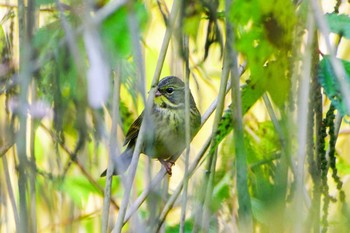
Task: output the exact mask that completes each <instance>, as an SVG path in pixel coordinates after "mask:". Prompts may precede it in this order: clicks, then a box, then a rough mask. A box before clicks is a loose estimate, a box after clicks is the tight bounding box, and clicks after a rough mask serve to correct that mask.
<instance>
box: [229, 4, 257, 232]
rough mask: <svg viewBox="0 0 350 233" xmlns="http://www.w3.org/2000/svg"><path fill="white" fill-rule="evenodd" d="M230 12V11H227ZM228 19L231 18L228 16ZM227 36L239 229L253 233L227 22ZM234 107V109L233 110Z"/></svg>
mask: <svg viewBox="0 0 350 233" xmlns="http://www.w3.org/2000/svg"><path fill="white" fill-rule="evenodd" d="M230 7H231V0H226V1H225V9H230ZM227 12H228V10H227ZM227 18H229V17H228V16H227ZM225 26H226V36H227V41H229V43H228V48H227V51H228V53H229V54H228V57H229V58H230V61H231V63H230V69H231V80H232V81H231V85H232V91H231V94H232V95H231V97H232V105H231V108H232V117H233V119H234V120H233V126H234V129H235V130H234V137H233V140H234V141H233V143H234V145H235V155H236V180H237V194H238V204H239V208H238V221H239V229H240V231H241V232H253V216H252V209H251V203H250V195H249V191H248V177H247V176H248V174H247V173H248V168H247V158H246V151H245V147H244V136H243V114H242V101H241V90H240V75H239V70H238V63H237V55H236V52H235V50H234V48H233V45H234V43H235V36H234V33H233V31H232V25H231V23H230V22H229V21H228V20H226V25H225ZM231 43H232V44H231ZM233 107H234V109H233Z"/></svg>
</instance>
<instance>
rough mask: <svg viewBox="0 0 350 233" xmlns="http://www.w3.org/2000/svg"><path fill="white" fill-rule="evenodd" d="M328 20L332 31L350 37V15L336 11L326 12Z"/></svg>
mask: <svg viewBox="0 0 350 233" xmlns="http://www.w3.org/2000/svg"><path fill="white" fill-rule="evenodd" d="M326 20H327V22H328V25H329V29H330V30H331V32H333V33H336V34H338V35H341V36H344V37H346V38H348V39H350V17H349V16H347V15H338V14H335V13H331V14H326Z"/></svg>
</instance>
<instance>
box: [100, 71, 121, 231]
mask: <svg viewBox="0 0 350 233" xmlns="http://www.w3.org/2000/svg"><path fill="white" fill-rule="evenodd" d="M119 103H120V77H119V76H117V75H115V76H114V87H113V106H112V128H111V132H110V137H109V145H110V146H109V156H108V167H107V175H106V185H105V190H104V198H103V209H102V231H101V232H102V233H106V232H108V220H109V207H110V199H111V185H112V174H113V170H114V163H113V157H116V156H118V154H119V147H118V144H117V140H116V138H117V136H118V135H117V134H118V133H117V132H118V131H117V127H118V122H117V119H118V117H119Z"/></svg>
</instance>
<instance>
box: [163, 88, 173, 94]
mask: <svg viewBox="0 0 350 233" xmlns="http://www.w3.org/2000/svg"><path fill="white" fill-rule="evenodd" d="M165 91H166V92H168V93H169V94H171V93H173V92H174V88H172V87H168V88H167V89H166V90H165Z"/></svg>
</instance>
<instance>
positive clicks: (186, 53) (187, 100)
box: [180, 35, 191, 233]
mask: <svg viewBox="0 0 350 233" xmlns="http://www.w3.org/2000/svg"><path fill="white" fill-rule="evenodd" d="M188 43H189V41H188V36H185V35H184V36H183V51H184V59H185V64H184V66H185V80H184V81H185V131H186V135H185V139H186V150H185V173H184V181H183V182H184V185H183V191H182V203H181V216H180V233H184V232H185V221H186V212H187V211H186V209H187V199H188V164H189V160H190V158H189V157H190V142H191V136H190V127H191V126H190V89H189V78H190V67H189V44H188Z"/></svg>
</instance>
